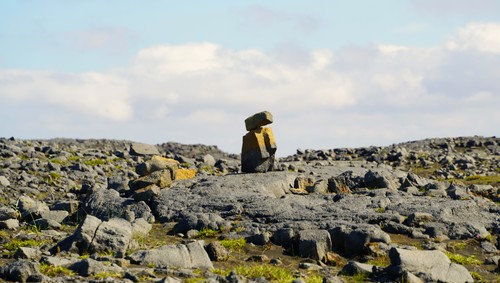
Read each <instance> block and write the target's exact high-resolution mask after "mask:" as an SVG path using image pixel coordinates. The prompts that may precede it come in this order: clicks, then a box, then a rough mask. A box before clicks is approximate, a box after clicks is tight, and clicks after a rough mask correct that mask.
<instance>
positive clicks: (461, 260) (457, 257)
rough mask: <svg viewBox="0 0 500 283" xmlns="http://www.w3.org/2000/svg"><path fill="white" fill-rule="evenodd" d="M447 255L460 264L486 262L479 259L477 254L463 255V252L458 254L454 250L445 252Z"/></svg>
mask: <svg viewBox="0 0 500 283" xmlns="http://www.w3.org/2000/svg"><path fill="white" fill-rule="evenodd" d="M445 254H446V256H448V258H449V259H450V260H451V261H452V262H454V263H458V264H462V265H464V264H470V265H481V264H483V263H484V262H483V261H481V260H479V259H477V258H476V256H474V255H471V256H468V257H467V256H464V255H461V254H458V253H452V252H445Z"/></svg>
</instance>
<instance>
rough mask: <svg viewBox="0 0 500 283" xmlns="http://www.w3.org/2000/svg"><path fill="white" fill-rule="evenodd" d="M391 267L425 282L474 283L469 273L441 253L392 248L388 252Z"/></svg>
mask: <svg viewBox="0 0 500 283" xmlns="http://www.w3.org/2000/svg"><path fill="white" fill-rule="evenodd" d="M389 257H390V259H391V265H393V266H400V267H401V268H402V269H403V270H407V271H409V272H411V273H413V274H415V275H417V276H418V277H420V278H421V279H423V280H424V281H425V282H474V279H473V278H472V276H471V275H470V273H469V271H467V269H466V268H465V267H463V266H462V265H459V264H455V263H452V262H451V261H450V259H449V258H448V257H447V256H446V255H445V254H444V253H443V252H441V251H438V250H432V251H420V250H404V249H398V248H392V249H391V250H390V251H389Z"/></svg>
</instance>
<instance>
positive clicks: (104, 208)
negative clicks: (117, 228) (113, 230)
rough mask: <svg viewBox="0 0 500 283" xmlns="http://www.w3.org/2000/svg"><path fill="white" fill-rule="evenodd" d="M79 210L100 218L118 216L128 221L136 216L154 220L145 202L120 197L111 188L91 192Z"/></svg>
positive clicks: (106, 218) (150, 220) (105, 218)
mask: <svg viewBox="0 0 500 283" xmlns="http://www.w3.org/2000/svg"><path fill="white" fill-rule="evenodd" d="M81 210H82V213H87V214H91V215H93V216H95V217H97V218H99V219H101V220H108V219H111V218H113V217H119V218H125V219H127V220H129V221H134V220H135V219H136V218H144V219H145V220H146V221H148V222H153V221H154V216H153V215H152V214H151V209H150V208H149V206H148V205H147V204H146V203H144V202H142V201H140V202H135V201H134V200H133V199H130V198H122V197H120V194H119V193H118V192H117V191H115V190H111V189H97V190H95V191H93V192H91V193H90V194H89V195H88V196H87V197H86V198H85V200H84V201H83V203H82V209H81Z"/></svg>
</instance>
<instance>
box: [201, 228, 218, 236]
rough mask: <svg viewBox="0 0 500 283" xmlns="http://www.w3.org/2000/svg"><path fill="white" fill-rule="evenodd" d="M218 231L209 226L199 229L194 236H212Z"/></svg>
mask: <svg viewBox="0 0 500 283" xmlns="http://www.w3.org/2000/svg"><path fill="white" fill-rule="evenodd" d="M218 233H219V232H218V231H217V230H214V229H210V228H203V229H201V231H199V232H198V235H197V236H196V237H197V238H213V237H215V236H217V234H218Z"/></svg>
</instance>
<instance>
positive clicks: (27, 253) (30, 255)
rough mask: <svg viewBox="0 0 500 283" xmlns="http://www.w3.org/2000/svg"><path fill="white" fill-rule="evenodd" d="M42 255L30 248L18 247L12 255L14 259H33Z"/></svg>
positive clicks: (37, 250)
mask: <svg viewBox="0 0 500 283" xmlns="http://www.w3.org/2000/svg"><path fill="white" fill-rule="evenodd" d="M41 254H42V253H41V252H40V250H39V249H35V248H30V247H20V248H18V249H17V250H16V252H15V253H14V258H15V259H34V258H36V257H39V256H40V255H41Z"/></svg>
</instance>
